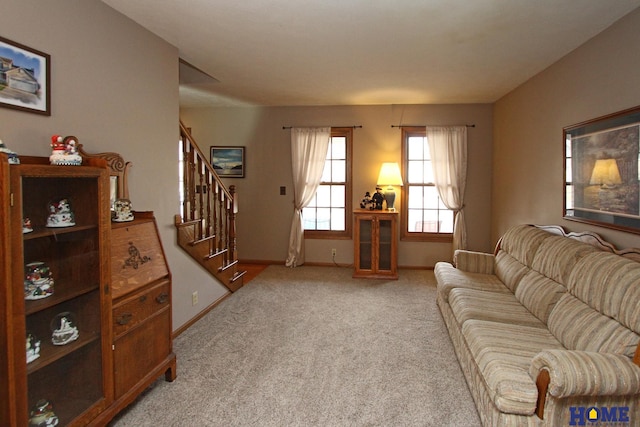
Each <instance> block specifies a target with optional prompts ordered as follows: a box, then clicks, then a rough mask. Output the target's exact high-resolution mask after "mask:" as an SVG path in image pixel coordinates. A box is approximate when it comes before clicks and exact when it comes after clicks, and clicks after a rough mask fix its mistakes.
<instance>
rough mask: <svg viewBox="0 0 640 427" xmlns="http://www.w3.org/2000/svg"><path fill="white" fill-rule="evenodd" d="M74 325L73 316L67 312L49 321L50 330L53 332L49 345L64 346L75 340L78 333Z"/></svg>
mask: <svg viewBox="0 0 640 427" xmlns="http://www.w3.org/2000/svg"><path fill="white" fill-rule="evenodd" d="M75 323H76V322H75V316H74V315H73V313H70V312H68V311H65V312H64V313H60V314H58V315H57V316H56V317H54V318H53V320H52V321H51V330H52V331H53V334H52V335H51V343H52V344H53V345H65V344H69V343H70V342H72V341H75V340H77V339H78V337H79V336H80V333H79V332H78V328H77V327H76V326H75Z"/></svg>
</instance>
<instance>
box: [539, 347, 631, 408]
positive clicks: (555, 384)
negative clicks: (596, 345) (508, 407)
mask: <svg viewBox="0 0 640 427" xmlns="http://www.w3.org/2000/svg"><path fill="white" fill-rule="evenodd" d="M529 375H530V376H531V378H534V379H535V380H536V385H537V386H538V404H537V408H536V413H537V415H538V417H539V418H540V419H542V418H543V412H544V404H545V400H546V396H547V393H548V394H549V395H551V396H553V397H556V398H564V397H569V396H627V395H636V394H640V366H638V365H636V364H634V363H633V361H632V360H631V359H629V358H628V357H626V356H623V355H621V354H614V353H596V352H587V351H575V350H543V351H541V352H540V353H538V354H537V355H536V356H535V357H534V358H533V360H532V361H531V366H530V367H529Z"/></svg>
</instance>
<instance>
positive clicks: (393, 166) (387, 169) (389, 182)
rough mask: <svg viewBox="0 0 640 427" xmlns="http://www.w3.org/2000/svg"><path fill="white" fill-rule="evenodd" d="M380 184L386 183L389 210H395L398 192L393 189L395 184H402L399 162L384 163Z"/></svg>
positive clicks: (385, 196)
mask: <svg viewBox="0 0 640 427" xmlns="http://www.w3.org/2000/svg"><path fill="white" fill-rule="evenodd" d="M378 185H380V186H382V185H386V186H387V189H386V190H385V192H384V200H385V202H387V210H390V211H395V210H396V209H395V207H394V203H395V200H396V192H395V191H393V186H394V185H402V175H400V166H398V164H397V163H383V164H382V167H381V168H380V175H378Z"/></svg>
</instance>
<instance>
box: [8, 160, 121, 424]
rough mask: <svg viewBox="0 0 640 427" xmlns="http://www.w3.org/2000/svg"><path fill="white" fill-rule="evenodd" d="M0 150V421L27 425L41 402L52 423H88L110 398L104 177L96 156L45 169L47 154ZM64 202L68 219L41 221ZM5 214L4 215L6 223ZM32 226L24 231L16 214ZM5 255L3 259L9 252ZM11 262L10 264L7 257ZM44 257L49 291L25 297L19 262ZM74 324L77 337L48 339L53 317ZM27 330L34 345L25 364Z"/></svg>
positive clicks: (102, 164)
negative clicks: (11, 158)
mask: <svg viewBox="0 0 640 427" xmlns="http://www.w3.org/2000/svg"><path fill="white" fill-rule="evenodd" d="M20 160H21V164H19V165H9V164H8V163H7V158H6V156H4V155H2V156H0V162H1V166H0V172H1V173H2V182H0V185H1V187H2V191H1V193H0V195H1V197H2V200H1V202H2V207H1V210H2V214H3V215H2V216H3V218H4V219H3V220H2V222H0V228H1V229H2V232H3V234H2V239H3V243H2V245H3V247H4V249H5V254H4V255H3V261H2V266H3V280H2V282H1V283H0V292H1V295H0V300H2V303H1V305H0V315H1V317H2V319H3V320H4V321H5V322H6V323H5V324H4V325H3V328H2V329H3V331H2V333H0V347H2V348H0V353H2V354H3V355H2V356H1V357H0V365H1V366H0V370H1V372H0V373H1V374H2V379H1V380H0V397H2V404H1V406H0V424H1V425H3V426H5V425H6V426H20V427H22V426H26V425H28V423H29V418H30V411H31V410H32V408H34V406H35V405H36V403H37V402H39V401H41V400H43V399H44V400H47V401H49V402H50V403H51V404H52V406H53V411H54V412H55V414H56V415H57V417H58V418H59V424H58V425H65V426H77V425H86V424H88V423H89V422H91V420H93V419H94V418H95V417H96V416H97V415H98V414H99V413H100V412H102V411H103V410H104V409H105V408H107V407H108V406H109V405H110V404H111V402H112V401H113V376H112V352H111V330H110V328H109V325H110V320H111V306H110V303H111V299H110V297H109V292H110V289H109V285H108V283H109V276H110V268H109V257H108V253H109V235H110V232H111V228H110V224H109V222H110V221H109V173H108V170H107V168H106V163H105V162H103V161H99V160H93V161H88V162H85V164H84V165H83V166H51V165H49V160H48V159H47V158H40V157H21V158H20ZM61 199H67V200H69V201H70V203H71V207H72V211H73V214H74V217H75V225H73V226H68V227H61V228H50V227H47V217H48V214H49V211H48V204H49V203H50V202H56V201H59V200H61ZM7 213H9V215H8V218H9V220H8V221H6V218H7V215H6V214H7ZM24 218H29V219H30V221H31V224H32V226H33V231H32V232H29V233H23V227H22V224H23V219H24ZM7 257H9V258H7ZM9 261H10V262H9ZM36 261H38V262H44V263H45V264H46V266H48V267H49V269H50V272H51V276H52V277H53V294H51V295H49V296H47V297H44V298H42V299H37V300H27V299H25V265H26V264H28V263H31V262H36ZM61 315H64V316H65V317H67V318H69V319H71V320H73V321H74V323H75V326H76V327H77V329H78V331H79V336H78V338H77V339H75V340H73V341H71V342H69V343H67V344H64V345H54V344H53V343H52V331H53V330H54V329H56V327H57V326H58V324H56V323H55V321H54V320H55V319H56V318H58V319H59V317H60V316H61ZM27 333H31V334H33V335H35V337H36V338H37V340H39V341H40V351H39V357H38V358H36V359H35V360H33V361H31V362H29V363H27V355H26V351H25V343H26V339H27Z"/></svg>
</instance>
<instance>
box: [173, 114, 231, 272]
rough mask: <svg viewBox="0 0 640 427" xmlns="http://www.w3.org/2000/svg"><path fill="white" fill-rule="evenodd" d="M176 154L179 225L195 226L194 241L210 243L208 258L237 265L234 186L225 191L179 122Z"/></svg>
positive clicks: (186, 130)
mask: <svg viewBox="0 0 640 427" xmlns="http://www.w3.org/2000/svg"><path fill="white" fill-rule="evenodd" d="M180 154H181V161H180V176H181V180H182V185H181V197H180V199H181V205H182V206H181V216H182V221H183V223H197V224H198V226H197V228H196V233H197V234H196V236H194V237H195V239H196V241H200V240H209V241H211V255H217V254H220V255H222V256H223V257H224V258H223V259H224V263H223V266H225V265H230V264H232V263H234V262H235V261H237V258H236V257H237V253H236V224H235V220H236V213H237V212H238V207H237V200H236V194H235V186H234V185H230V186H229V189H227V188H226V187H225V185H224V184H223V182H222V180H221V179H220V177H219V176H218V174H217V173H216V172H215V170H214V169H213V167H212V166H211V164H210V163H209V161H208V160H207V157H206V156H205V155H204V154H203V153H202V151H201V150H200V148H199V147H198V145H197V144H196V142H195V140H194V139H193V137H192V136H191V133H190V132H189V130H188V129H187V128H186V127H185V126H184V124H183V123H182V121H181V122H180Z"/></svg>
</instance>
